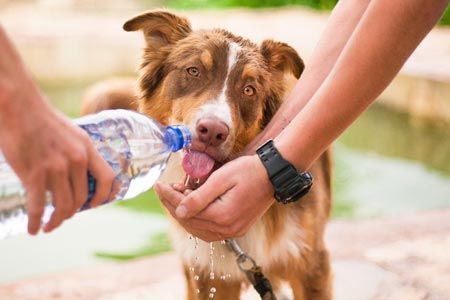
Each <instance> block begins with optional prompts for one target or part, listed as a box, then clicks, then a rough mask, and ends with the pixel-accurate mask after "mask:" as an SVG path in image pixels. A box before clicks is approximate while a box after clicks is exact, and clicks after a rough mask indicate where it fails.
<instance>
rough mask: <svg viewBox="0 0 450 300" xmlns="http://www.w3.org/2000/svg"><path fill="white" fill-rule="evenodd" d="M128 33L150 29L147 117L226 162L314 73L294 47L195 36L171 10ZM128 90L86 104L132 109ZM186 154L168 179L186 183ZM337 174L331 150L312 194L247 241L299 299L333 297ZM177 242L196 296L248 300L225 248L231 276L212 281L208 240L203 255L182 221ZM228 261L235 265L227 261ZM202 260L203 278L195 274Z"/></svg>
mask: <svg viewBox="0 0 450 300" xmlns="http://www.w3.org/2000/svg"><path fill="white" fill-rule="evenodd" d="M124 29H125V30H126V31H138V30H141V31H142V32H143V33H144V37H145V40H146V47H145V49H144V54H143V61H142V64H141V68H140V77H139V80H138V85H139V96H138V97H137V103H138V107H139V108H138V109H139V111H140V112H142V113H145V114H147V115H149V116H151V117H153V118H155V119H156V120H158V121H159V122H161V123H163V124H166V125H167V124H187V125H188V126H189V127H190V129H191V131H192V132H193V148H194V150H197V151H203V152H204V153H206V154H205V155H208V156H210V157H211V158H213V159H214V160H215V161H217V162H225V161H226V160H227V159H229V158H230V157H235V156H236V155H238V154H239V153H240V152H241V151H242V150H243V149H244V147H245V146H246V145H247V144H248V143H249V142H250V141H251V140H252V139H253V138H255V136H256V135H257V134H258V133H259V132H261V130H262V129H263V128H264V127H265V126H266V125H267V123H268V122H269V121H270V119H271V118H272V116H273V115H274V113H275V112H276V110H277V109H278V107H279V106H280V105H281V103H282V102H283V99H284V98H285V97H286V96H287V94H288V93H289V91H290V89H291V87H292V84H293V83H294V82H295V79H296V78H299V77H300V75H301V73H302V71H303V69H304V65H303V62H302V60H301V59H300V57H299V56H298V54H297V52H296V51H295V50H294V49H293V48H291V47H290V46H288V45H286V44H284V43H280V42H275V41H272V40H265V41H263V42H262V43H261V44H260V45H259V46H258V45H256V44H254V43H252V42H251V41H249V40H247V39H244V38H242V37H238V36H235V35H233V34H232V33H230V32H227V31H225V30H220V29H214V30H197V31H193V30H192V29H191V25H190V23H189V21H188V20H187V19H185V18H183V17H180V16H177V15H174V14H171V13H169V12H166V11H150V12H146V13H143V14H141V15H139V16H137V17H135V18H133V19H131V20H129V21H127V22H126V23H125V25H124ZM120 89H123V86H122V87H119V86H117V85H114V84H110V85H109V88H108V89H104V91H103V92H102V93H100V94H102V95H99V93H97V94H95V93H94V94H95V96H90V97H88V98H90V99H87V100H86V102H87V103H89V105H85V106H84V107H85V109H84V113H92V112H95V111H96V110H97V109H96V107H97V106H96V105H95V103H96V101H100V102H101V101H103V102H102V105H100V106H98V107H101V108H100V109H105V108H108V105H104V104H105V103H104V101H105V97H106V98H108V97H111V98H114V99H113V100H111V102H117V97H118V96H117V95H120V96H123V97H122V98H123V99H121V100H120V101H122V102H123V104H124V105H129V106H128V107H129V108H130V109H132V108H133V107H132V106H131V103H132V101H133V99H129V98H127V96H126V95H129V94H132V92H130V91H128V92H121V91H120ZM124 95H125V96H124ZM120 101H119V102H120ZM89 107H92V108H89ZM183 155H184V154H183V153H179V154H176V155H173V157H172V158H171V160H170V162H169V166H168V168H167V170H166V171H165V174H164V176H163V177H164V178H163V180H164V181H166V182H170V183H178V182H183V179H184V176H185V173H184V171H183V169H182V167H181V161H182V156H183ZM330 169H331V166H330V158H329V153H328V152H327V153H325V154H324V155H322V157H321V158H320V159H319V160H318V161H317V162H316V163H315V164H314V166H313V167H312V169H311V171H312V173H313V175H314V178H315V182H314V186H313V188H312V190H311V192H310V193H309V194H308V196H306V197H305V198H303V199H302V200H301V201H299V202H297V203H294V204H289V205H280V204H274V205H273V206H272V207H271V208H270V209H269V210H268V211H267V212H266V213H265V215H264V216H263V217H262V219H261V220H259V221H257V222H256V223H255V224H254V225H253V226H252V227H251V228H250V230H249V231H248V232H247V233H246V234H245V235H244V236H242V237H239V238H238V239H237V241H238V243H239V245H240V246H241V247H242V249H243V250H244V251H246V252H247V253H248V254H249V255H250V256H252V257H253V258H254V259H255V260H256V262H257V263H258V264H259V265H260V266H261V267H262V269H263V271H264V273H265V275H266V276H267V277H268V278H269V280H270V281H271V282H272V285H273V287H274V290H275V292H276V293H280V291H281V287H282V286H283V285H284V283H287V284H288V285H289V286H290V287H291V289H292V295H293V297H294V299H297V300H300V299H304V300H320V299H331V298H332V296H331V294H332V287H331V286H332V280H331V271H330V262H329V256H328V252H327V250H326V248H325V245H324V241H323V233H324V228H325V224H326V221H327V218H328V215H329V211H330V205H331V196H330ZM172 238H173V244H174V247H175V249H176V250H177V252H178V253H179V255H180V257H181V259H182V261H183V264H184V268H185V274H186V280H187V286H188V296H187V298H188V299H190V300H194V299H207V298H208V295H209V289H210V287H212V286H214V287H215V288H216V290H217V292H216V294H215V297H214V298H215V299H218V300H223V299H226V300H232V299H239V298H240V294H241V289H242V287H244V286H245V285H246V282H247V280H246V278H245V276H244V274H242V273H241V272H240V271H239V269H238V267H237V265H236V263H235V259H234V256H233V255H232V254H230V253H229V252H228V249H226V248H225V246H224V245H222V244H220V243H216V245H215V257H216V259H215V264H214V265H215V267H214V268H215V272H216V274H219V275H220V274H231V277H230V278H227V279H226V280H221V279H220V276H216V278H215V279H214V280H210V278H209V245H208V243H203V242H200V245H199V249H197V250H196V249H195V248H194V244H193V241H192V240H190V239H189V234H188V233H187V232H186V231H185V230H184V229H183V228H182V227H181V226H179V225H178V224H176V222H173V230H172ZM222 254H226V255H225V258H221V259H219V257H221V255H222ZM196 256H198V257H199V261H198V262H196V263H197V264H196V266H199V269H198V270H199V271H197V274H198V275H200V278H199V280H194V279H193V274H192V272H190V271H189V267H190V266H192V265H193V264H194V259H195V257H196ZM197 288H198V289H200V293H196V289H197ZM279 299H282V298H279ZM283 299H286V298H283Z"/></svg>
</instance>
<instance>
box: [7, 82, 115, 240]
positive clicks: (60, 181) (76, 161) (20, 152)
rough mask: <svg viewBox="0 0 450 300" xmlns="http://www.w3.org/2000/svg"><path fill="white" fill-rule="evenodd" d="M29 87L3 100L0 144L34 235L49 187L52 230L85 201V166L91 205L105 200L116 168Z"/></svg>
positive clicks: (78, 130) (29, 229) (73, 126)
mask: <svg viewBox="0 0 450 300" xmlns="http://www.w3.org/2000/svg"><path fill="white" fill-rule="evenodd" d="M28 87H29V88H23V89H21V90H20V91H19V92H18V93H15V94H14V97H9V100H10V103H8V104H5V103H6V102H2V103H3V104H5V105H2V109H1V112H0V137H1V138H0V148H1V150H2V152H3V154H4V156H5V158H6V160H7V161H8V162H9V163H10V165H11V167H12V168H13V170H14V171H15V172H16V174H17V175H18V177H19V178H20V179H21V181H22V183H23V186H24V188H25V189H26V191H27V202H26V206H27V214H28V232H29V233H30V234H33V235H34V234H36V233H37V232H38V230H39V229H40V228H41V218H42V214H43V211H44V206H45V204H46V203H45V200H46V192H47V191H49V192H50V193H51V195H52V201H53V205H54V207H55V210H54V212H53V213H52V215H51V218H50V220H49V221H48V223H47V224H46V225H45V226H44V231H45V232H50V231H52V230H53V229H55V228H56V227H58V226H59V225H61V223H62V222H63V221H64V220H65V219H67V218H70V217H71V216H72V215H73V214H74V213H75V212H76V211H77V210H78V209H79V208H80V207H81V206H82V205H83V204H84V203H85V201H86V199H87V193H88V186H87V173H88V171H89V172H90V173H91V174H92V176H94V177H95V178H96V192H95V195H94V197H93V199H92V202H91V203H92V204H91V206H92V207H95V206H98V205H99V204H101V203H102V202H103V201H105V200H108V199H109V197H110V193H111V186H112V183H113V180H114V173H113V171H112V169H111V167H110V166H109V165H108V163H107V162H106V161H104V160H103V158H102V157H101V156H100V154H99V153H98V152H97V150H96V149H95V147H94V146H93V145H92V143H91V141H90V139H89V137H88V136H87V134H86V133H85V132H84V131H83V130H82V129H81V128H79V127H77V126H75V125H73V124H72V123H71V122H70V120H68V119H67V118H66V117H64V116H63V115H62V114H60V113H58V112H56V111H55V110H54V109H53V108H51V107H50V106H49V104H47V101H45V99H43V96H42V95H41V94H40V92H39V90H38V89H37V87H35V86H34V84H30V85H29V86H28ZM23 99H27V100H26V101H25V100H24V101H22V100H23ZM21 103H26V104H27V105H26V106H24V105H20V104H21Z"/></svg>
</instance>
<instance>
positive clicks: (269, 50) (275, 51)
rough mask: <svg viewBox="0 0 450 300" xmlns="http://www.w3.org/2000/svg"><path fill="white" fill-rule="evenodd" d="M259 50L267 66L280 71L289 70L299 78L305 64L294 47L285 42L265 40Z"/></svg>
mask: <svg viewBox="0 0 450 300" xmlns="http://www.w3.org/2000/svg"><path fill="white" fill-rule="evenodd" d="M260 51H261V53H262V55H263V56H264V58H265V59H266V61H267V63H268V64H269V66H270V67H271V68H273V69H276V70H279V71H281V72H291V73H292V74H293V75H294V76H295V77H296V78H300V75H301V74H302V72H303V70H304V69H305V65H304V63H303V60H302V59H301V58H300V56H299V55H298V53H297V51H295V49H294V48H292V47H291V46H289V45H288V44H285V43H280V42H275V41H273V40H265V41H263V42H262V44H261V47H260Z"/></svg>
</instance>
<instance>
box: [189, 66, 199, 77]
mask: <svg viewBox="0 0 450 300" xmlns="http://www.w3.org/2000/svg"><path fill="white" fill-rule="evenodd" d="M186 71H187V72H188V74H189V75H191V76H194V77H198V76H199V75H200V71H199V70H198V69H197V68H196V67H190V68H187V69H186Z"/></svg>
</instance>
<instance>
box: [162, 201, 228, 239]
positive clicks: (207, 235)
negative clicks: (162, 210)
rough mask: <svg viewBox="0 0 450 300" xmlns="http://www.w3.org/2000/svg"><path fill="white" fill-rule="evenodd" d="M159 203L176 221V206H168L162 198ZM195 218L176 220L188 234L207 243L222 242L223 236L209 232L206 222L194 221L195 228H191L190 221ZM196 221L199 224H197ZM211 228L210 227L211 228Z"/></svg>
mask: <svg viewBox="0 0 450 300" xmlns="http://www.w3.org/2000/svg"><path fill="white" fill-rule="evenodd" d="M160 200H161V202H162V203H163V204H164V206H165V207H166V208H167V210H168V212H169V213H170V214H171V215H172V217H173V218H174V219H175V220H177V217H176V215H175V209H176V206H173V205H172V204H170V202H168V201H166V200H165V199H164V198H160ZM194 219H195V218H192V219H189V220H188V221H180V220H177V221H178V222H179V223H180V225H181V226H183V228H184V229H185V230H186V231H187V232H189V233H190V234H192V235H194V236H196V237H198V238H200V239H202V240H204V241H207V242H212V241H219V240H223V238H222V237H223V235H222V234H221V233H218V232H214V231H211V230H208V225H209V223H208V222H207V221H203V220H195V221H194V223H193V224H194V225H195V226H191V221H193V220H194ZM197 221H198V222H199V223H197ZM211 228H212V226H211Z"/></svg>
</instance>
